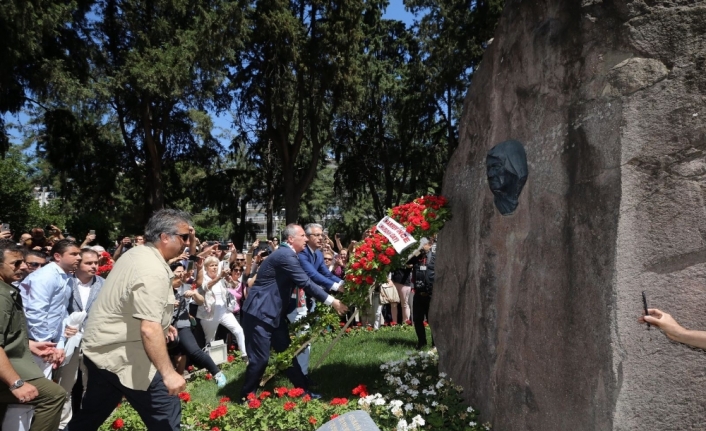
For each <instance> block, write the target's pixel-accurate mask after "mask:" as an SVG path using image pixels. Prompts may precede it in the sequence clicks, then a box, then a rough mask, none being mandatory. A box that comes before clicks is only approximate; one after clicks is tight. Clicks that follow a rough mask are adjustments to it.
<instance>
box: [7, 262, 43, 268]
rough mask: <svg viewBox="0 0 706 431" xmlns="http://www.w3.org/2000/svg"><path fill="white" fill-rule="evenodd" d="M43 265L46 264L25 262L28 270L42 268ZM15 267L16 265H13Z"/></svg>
mask: <svg viewBox="0 0 706 431" xmlns="http://www.w3.org/2000/svg"><path fill="white" fill-rule="evenodd" d="M44 265H46V264H45V263H39V262H27V266H28V267H30V268H34V269H37V268H41V267H43V266H44ZM15 266H16V267H17V263H15Z"/></svg>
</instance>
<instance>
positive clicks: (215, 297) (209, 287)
mask: <svg viewBox="0 0 706 431" xmlns="http://www.w3.org/2000/svg"><path fill="white" fill-rule="evenodd" d="M203 266H204V268H205V274H204V276H203V283H202V284H201V287H199V293H201V294H202V295H203V296H204V298H205V302H204V304H203V305H200V306H199V308H198V311H197V312H196V317H197V318H199V319H201V326H202V327H203V332H204V335H205V336H206V343H210V342H212V341H213V339H214V338H215V336H216V330H217V329H218V325H223V326H225V327H226V328H227V329H228V330H229V331H230V332H231V333H232V334H233V335H234V336H235V339H236V340H237V341H238V350H240V355H241V356H242V357H243V358H244V359H247V352H246V351H245V334H244V333H243V328H242V327H241V326H240V324H239V323H238V321H237V320H236V319H235V316H234V315H233V313H232V311H230V310H228V308H227V304H228V287H229V286H230V284H231V283H232V281H231V277H230V269H228V268H227V267H226V268H223V269H221V268H220V266H221V263H220V261H219V260H218V258H217V257H215V256H209V257H207V258H206V261H205V262H204V265H203Z"/></svg>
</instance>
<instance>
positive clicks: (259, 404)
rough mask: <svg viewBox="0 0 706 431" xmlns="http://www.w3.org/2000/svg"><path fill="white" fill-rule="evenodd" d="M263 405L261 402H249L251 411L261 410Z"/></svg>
mask: <svg viewBox="0 0 706 431" xmlns="http://www.w3.org/2000/svg"><path fill="white" fill-rule="evenodd" d="M261 405H262V403H261V402H260V400H250V401H249V402H248V407H250V408H251V409H257V408H260V406H261Z"/></svg>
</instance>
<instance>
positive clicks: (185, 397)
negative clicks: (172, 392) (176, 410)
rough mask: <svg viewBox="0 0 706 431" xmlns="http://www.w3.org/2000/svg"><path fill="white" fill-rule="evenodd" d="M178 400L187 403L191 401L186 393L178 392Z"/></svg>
mask: <svg viewBox="0 0 706 431" xmlns="http://www.w3.org/2000/svg"><path fill="white" fill-rule="evenodd" d="M179 399H180V400H182V401H184V402H185V403H188V402H189V401H191V395H190V394H189V393H188V392H179Z"/></svg>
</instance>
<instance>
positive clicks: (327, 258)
mask: <svg viewBox="0 0 706 431" xmlns="http://www.w3.org/2000/svg"><path fill="white" fill-rule="evenodd" d="M324 260H333V258H332V257H325V258H324Z"/></svg>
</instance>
